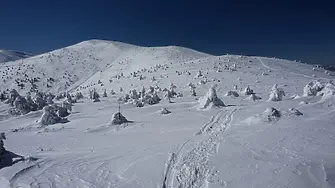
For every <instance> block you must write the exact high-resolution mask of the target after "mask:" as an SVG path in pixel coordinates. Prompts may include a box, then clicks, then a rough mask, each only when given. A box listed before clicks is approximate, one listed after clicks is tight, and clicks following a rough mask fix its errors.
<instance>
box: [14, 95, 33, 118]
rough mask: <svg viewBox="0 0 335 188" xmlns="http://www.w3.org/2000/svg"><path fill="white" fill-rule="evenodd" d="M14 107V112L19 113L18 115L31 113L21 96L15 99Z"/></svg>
mask: <svg viewBox="0 0 335 188" xmlns="http://www.w3.org/2000/svg"><path fill="white" fill-rule="evenodd" d="M14 107H15V110H16V111H17V112H18V113H19V114H23V115H24V114H27V113H29V112H30V111H31V108H30V106H29V104H28V102H27V100H26V99H25V98H24V97H22V96H20V95H19V96H18V97H16V99H15V101H14Z"/></svg>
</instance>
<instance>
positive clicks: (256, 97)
mask: <svg viewBox="0 0 335 188" xmlns="http://www.w3.org/2000/svg"><path fill="white" fill-rule="evenodd" d="M247 99H248V100H252V101H257V100H261V99H262V97H259V96H257V95H256V94H254V93H253V94H251V95H250V96H249V97H248V98H247Z"/></svg>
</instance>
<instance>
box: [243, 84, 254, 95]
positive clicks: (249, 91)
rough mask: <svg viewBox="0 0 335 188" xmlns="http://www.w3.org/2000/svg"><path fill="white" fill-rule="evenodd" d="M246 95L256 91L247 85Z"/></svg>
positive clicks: (244, 91)
mask: <svg viewBox="0 0 335 188" xmlns="http://www.w3.org/2000/svg"><path fill="white" fill-rule="evenodd" d="M243 93H244V95H251V94H253V93H254V90H252V89H250V87H249V86H247V87H246V88H245V89H244V90H243Z"/></svg>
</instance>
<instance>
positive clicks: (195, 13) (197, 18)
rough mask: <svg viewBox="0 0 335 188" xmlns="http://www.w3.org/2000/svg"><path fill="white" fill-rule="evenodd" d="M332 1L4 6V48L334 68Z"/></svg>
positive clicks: (79, 1) (90, 1) (67, 0)
mask: <svg viewBox="0 0 335 188" xmlns="http://www.w3.org/2000/svg"><path fill="white" fill-rule="evenodd" d="M334 7H335V6H334V3H332V2H331V1H327V2H326V1H324V2H323V1H313V2H307V1H294V0H292V1H285V0H283V1H271V0H268V1H266V0H263V1H252V0H244V1H243V0H240V1H239V0H231V1H225V0H217V1H210V0H206V1H196V0H193V1H185V0H169V1H161V0H151V1H149V0H105V1H103V0H57V1H48V0H1V3H0V24H1V25H0V48H1V49H13V50H21V51H26V52H30V53H35V54H38V53H43V52H47V51H50V50H54V49H57V48H61V47H65V46H68V45H72V44H74V43H77V42H81V41H83V40H88V39H106V40H117V41H121V42H126V43H132V44H137V45H143V46H156V45H181V46H185V47H190V48H193V49H196V50H199V51H204V52H207V53H211V54H216V55H221V54H226V53H233V54H244V55H261V56H276V57H282V58H288V59H297V60H303V61H305V62H309V63H327V64H335V10H334V9H335V8H334Z"/></svg>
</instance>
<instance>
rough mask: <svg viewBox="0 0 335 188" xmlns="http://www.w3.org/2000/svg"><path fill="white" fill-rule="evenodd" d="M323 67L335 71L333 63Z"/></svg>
mask: <svg viewBox="0 0 335 188" xmlns="http://www.w3.org/2000/svg"><path fill="white" fill-rule="evenodd" d="M323 68H324V69H326V70H329V71H335V65H324V66H323Z"/></svg>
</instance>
